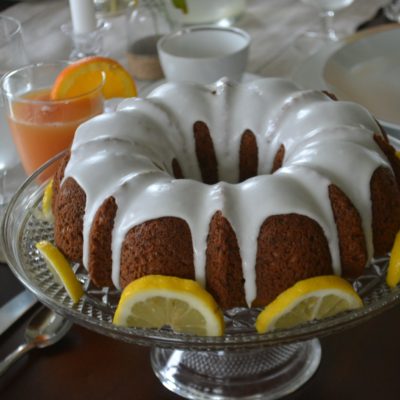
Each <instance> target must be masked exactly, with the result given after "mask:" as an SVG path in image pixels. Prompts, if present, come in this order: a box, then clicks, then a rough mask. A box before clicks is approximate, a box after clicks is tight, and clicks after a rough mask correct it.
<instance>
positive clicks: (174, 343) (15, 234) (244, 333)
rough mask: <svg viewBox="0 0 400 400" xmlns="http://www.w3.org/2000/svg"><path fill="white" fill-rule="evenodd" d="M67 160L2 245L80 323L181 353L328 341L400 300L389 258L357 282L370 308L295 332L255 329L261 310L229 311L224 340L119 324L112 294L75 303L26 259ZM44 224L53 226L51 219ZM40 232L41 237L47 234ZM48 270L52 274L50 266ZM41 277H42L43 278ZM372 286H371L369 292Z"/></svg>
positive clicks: (15, 202) (22, 196)
mask: <svg viewBox="0 0 400 400" xmlns="http://www.w3.org/2000/svg"><path fill="white" fill-rule="evenodd" d="M391 141H392V142H394V143H395V145H396V147H397V145H398V144H399V142H398V141H397V140H392V138H391ZM397 148H398V147H397ZM62 156H63V153H60V154H59V155H58V156H56V157H54V158H53V159H52V160H50V161H49V162H48V163H46V164H45V165H44V166H43V167H41V168H40V169H39V170H37V171H36V172H35V173H34V174H33V175H32V176H31V177H29V178H28V179H27V180H26V181H25V182H24V184H23V185H22V186H21V187H20V188H19V190H18V191H17V192H16V194H15V195H14V197H13V198H12V200H11V201H10V203H9V205H8V207H7V210H6V213H5V217H4V221H3V224H2V226H1V231H2V235H1V236H0V239H1V243H0V244H1V245H2V246H3V248H4V250H5V255H6V258H7V261H8V264H9V266H10V268H11V270H12V271H13V273H14V274H15V275H16V276H17V278H18V279H19V280H20V281H21V282H22V283H23V284H24V285H25V286H26V287H27V288H28V289H30V290H31V291H32V292H33V293H34V294H35V295H36V296H37V297H38V299H39V300H40V301H41V302H43V303H44V304H45V305H47V306H48V307H50V308H52V309H54V310H55V311H56V312H58V313H60V314H62V315H64V316H66V317H68V318H70V319H71V320H72V321H74V322H75V323H78V324H79V325H82V326H85V327H87V328H89V329H91V330H94V331H96V332H99V333H101V334H104V335H106V336H110V337H113V338H116V339H120V340H123V341H126V342H130V343H136V344H142V345H152V346H159V347H170V348H175V349H176V348H181V349H196V350H211V349H214V350H220V349H221V350H222V349H228V348H231V349H233V348H238V347H242V348H243V347H246V348H252V347H260V346H263V347H266V346H276V345H282V344H286V343H291V342H296V341H301V340H307V339H311V338H314V337H322V336H326V335H329V334H332V333H335V332H338V331H342V330H344V329H346V328H350V327H352V326H355V325H358V324H360V323H361V322H363V321H365V320H368V319H370V318H372V317H373V316H374V315H377V314H380V313H381V312H383V311H385V310H386V309H389V308H391V307H393V306H395V305H396V304H398V303H399V302H400V287H396V288H394V289H390V288H388V287H387V286H386V284H385V275H386V273H385V268H381V267H380V264H382V263H384V264H385V265H386V266H387V260H388V257H385V258H382V259H380V260H377V262H376V264H374V265H372V266H371V267H370V268H371V271H372V273H374V272H373V271H375V272H376V273H377V276H376V277H374V280H375V283H374V280H373V281H371V282H369V283H367V284H366V285H364V284H363V283H362V280H363V279H364V278H368V276H369V275H368V274H367V275H366V274H364V275H363V277H362V279H361V280H359V281H358V283H355V285H356V286H357V285H361V286H363V285H364V289H365V290H366V291H367V292H368V296H367V297H365V298H363V299H364V300H365V305H364V307H362V308H361V309H357V310H353V311H348V312H345V313H342V314H339V315H337V316H335V317H331V318H328V319H324V320H319V321H312V322H310V323H306V324H304V325H301V326H298V327H294V328H291V329H286V330H277V331H274V332H270V333H265V334H258V333H257V332H256V331H255V329H254V328H253V327H251V328H250V324H252V323H253V322H254V319H255V317H256V315H257V313H258V311H259V310H258V311H257V310H254V309H236V310H232V311H230V312H228V313H225V317H226V322H227V324H228V325H229V326H230V328H229V329H228V333H226V334H225V335H224V336H221V337H200V336H194V335H186V334H178V333H174V332H172V331H171V330H168V329H161V330H156V329H139V328H125V327H120V326H116V325H113V324H112V316H113V312H114V308H113V307H112V306H111V305H110V304H109V302H108V300H106V301H105V302H103V301H104V300H103V299H104V298H105V297H107V296H108V295H109V293H107V290H106V289H103V290H98V291H97V292H96V293H97V295H95V297H96V296H97V297H96V298H94V297H93V295H92V294H85V295H84V296H83V297H82V298H81V300H80V301H79V303H78V304H76V305H74V304H72V301H71V300H70V299H69V298H68V296H67V295H66V292H65V290H63V288H62V287H57V284H56V283H55V281H53V282H52V277H51V276H50V277H46V278H45V279H44V281H40V280H39V275H40V274H39V273H38V272H35V271H37V270H38V269H37V267H35V264H37V263H40V260H39V259H40V257H38V255H37V254H36V255H35V254H34V253H32V254H31V255H29V256H28V259H25V260H24V256H23V245H24V240H25V241H26V242H27V246H28V248H35V246H34V244H35V243H36V242H37V241H38V240H39V239H37V240H36V239H35V241H34V242H32V241H31V239H29V237H28V239H27V240H26V239H25V238H24V237H25V236H26V234H27V233H29V229H31V230H32V229H37V228H36V227H37V226H38V225H35V223H34V222H32V219H33V218H36V217H35V215H37V213H38V212H39V210H38V207H39V206H40V202H41V198H42V194H43V190H44V188H45V186H46V184H47V182H43V183H41V184H38V183H37V178H38V177H39V176H40V175H41V174H42V173H43V171H46V169H47V168H48V167H49V166H51V165H53V163H55V162H56V161H58V160H59V159H60V158H61V157H62ZM30 223H31V225H32V226H31V227H30V226H29V224H30ZM43 223H44V224H49V223H48V222H46V221H45V222H43ZM44 226H45V225H44ZM50 226H51V224H50ZM40 229H42V227H40ZM40 229H39V235H41V234H42V233H41V231H40ZM50 229H51V228H50ZM45 230H46V227H45V228H44V230H43V232H44V233H43V237H40V239H41V240H43V239H45V240H49V239H50V240H51V237H49V235H48V234H47V233H45ZM30 241H31V242H30ZM29 246H31V247H29ZM25 251H26V250H25ZM38 260H39V261H38ZM42 262H43V261H42ZM46 271H47V272H48V269H47V268H46ZM41 274H42V273H41ZM78 277H81V278H82V276H81V275H80V274H78ZM40 279H42V278H41V277H40ZM81 280H82V281H83V283H84V284H86V287H87V285H88V282H89V281H88V279H87V277H84V276H83V279H81ZM43 282H44V283H43ZM44 285H47V286H48V289H46V290H45V289H44ZM368 285H370V288H369V289H368ZM47 286H46V287H47ZM49 291H50V292H51V293H50V292H49ZM363 297H364V296H363ZM238 316H239V317H238ZM237 318H238V319H237Z"/></svg>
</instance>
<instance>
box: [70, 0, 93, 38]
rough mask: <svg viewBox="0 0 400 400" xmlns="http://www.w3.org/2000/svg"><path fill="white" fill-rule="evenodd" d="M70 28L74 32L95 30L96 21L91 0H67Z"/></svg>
mask: <svg viewBox="0 0 400 400" xmlns="http://www.w3.org/2000/svg"><path fill="white" fill-rule="evenodd" d="M69 7H70V9H71V19H72V28H73V30H74V33H75V34H84V33H88V32H92V31H94V30H96V27H97V21H96V15H95V11H94V3H93V0H69Z"/></svg>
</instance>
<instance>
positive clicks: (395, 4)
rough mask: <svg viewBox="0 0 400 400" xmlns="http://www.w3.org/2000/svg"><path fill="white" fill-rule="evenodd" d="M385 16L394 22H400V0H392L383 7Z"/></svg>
mask: <svg viewBox="0 0 400 400" xmlns="http://www.w3.org/2000/svg"><path fill="white" fill-rule="evenodd" d="M383 13H384V14H385V17H386V18H387V19H388V20H390V21H394V22H400V0H392V1H391V2H390V3H389V4H387V5H386V6H385V7H384V8H383Z"/></svg>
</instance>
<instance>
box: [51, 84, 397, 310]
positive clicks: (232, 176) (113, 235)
mask: <svg viewBox="0 0 400 400" xmlns="http://www.w3.org/2000/svg"><path fill="white" fill-rule="evenodd" d="M399 184H400V165H399V160H398V159H397V158H396V156H395V152H394V149H393V148H392V147H391V146H390V144H389V143H388V140H387V138H386V136H385V134H384V133H383V132H382V131H381V129H380V127H379V125H378V124H377V122H376V121H375V119H374V118H373V117H372V116H371V115H370V114H369V113H368V112H367V111H366V110H365V109H364V108H362V107H361V106H359V105H357V104H354V103H349V102H342V101H335V99H333V98H331V97H330V96H328V95H327V94H324V93H322V92H318V91H300V90H299V89H298V88H297V87H296V86H295V85H294V84H293V83H291V82H289V81H286V80H283V79H277V78H269V79H263V80H259V81H256V82H252V83H249V84H243V85H240V84H233V83H230V82H228V81H226V80H221V81H218V82H216V83H215V84H213V85H209V86H201V85H198V84H194V83H193V84H192V83H166V84H164V85H162V86H160V87H159V88H157V89H156V90H154V91H153V92H152V93H151V94H150V95H149V97H147V98H146V99H139V98H133V99H127V100H124V101H123V102H122V103H121V104H120V105H119V106H118V110H117V111H116V112H113V113H108V114H103V115H100V116H97V117H95V118H93V119H91V120H90V121H88V122H86V123H84V124H82V125H81V126H80V127H79V128H78V130H77V132H76V135H75V139H74V142H73V144H72V148H71V150H70V152H69V153H68V154H67V155H66V156H65V158H64V159H63V161H62V162H61V163H60V166H59V169H58V172H57V174H56V176H55V179H54V183H53V191H54V201H53V213H54V219H55V227H54V230H55V232H54V234H55V243H56V245H57V246H58V247H59V248H60V249H61V250H62V251H63V252H64V253H65V255H66V256H68V257H69V258H70V259H71V260H73V261H77V262H82V263H83V265H84V266H85V267H86V268H87V269H88V271H89V276H90V278H91V280H92V282H93V283H94V284H95V285H98V286H112V285H114V286H115V287H117V288H123V287H125V286H126V285H127V284H128V283H129V282H131V281H132V280H134V279H137V278H139V277H141V276H143V275H146V274H163V275H174V276H178V277H183V278H192V279H196V280H198V281H199V282H200V283H202V284H203V285H204V286H205V287H206V288H207V290H208V291H209V292H210V293H211V294H212V295H213V296H214V297H215V299H216V301H217V302H218V303H219V304H220V306H221V307H222V308H224V309H228V308H232V307H237V306H246V305H247V306H263V305H265V304H267V303H269V302H270V301H271V300H273V299H274V298H275V297H276V296H277V295H278V294H279V293H280V292H282V291H283V290H285V289H287V288H288V287H290V286H292V285H293V284H294V283H295V282H296V281H298V280H301V279H305V278H308V277H312V276H316V275H323V274H332V273H334V274H341V275H344V276H346V277H356V276H358V275H360V274H362V273H363V270H364V267H365V266H366V265H367V264H368V262H369V261H370V260H371V258H372V257H373V256H380V255H383V254H385V253H387V252H388V251H390V249H391V246H392V243H393V240H394V237H395V234H396V233H397V231H398V229H399V226H400V192H399Z"/></svg>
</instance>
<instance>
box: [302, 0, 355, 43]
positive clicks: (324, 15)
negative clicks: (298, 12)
mask: <svg viewBox="0 0 400 400" xmlns="http://www.w3.org/2000/svg"><path fill="white" fill-rule="evenodd" d="M301 1H302V2H303V3H305V4H308V5H310V6H313V7H315V8H318V10H319V16H320V20H321V28H322V29H321V31H320V32H307V34H308V35H309V36H315V37H317V38H318V39H323V40H327V41H334V42H335V41H339V40H340V39H341V38H342V34H340V32H338V31H336V30H335V29H334V26H333V20H334V17H335V13H336V11H338V10H341V9H343V8H346V7H348V6H349V5H350V4H352V3H353V0H301Z"/></svg>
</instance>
